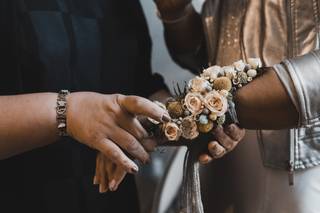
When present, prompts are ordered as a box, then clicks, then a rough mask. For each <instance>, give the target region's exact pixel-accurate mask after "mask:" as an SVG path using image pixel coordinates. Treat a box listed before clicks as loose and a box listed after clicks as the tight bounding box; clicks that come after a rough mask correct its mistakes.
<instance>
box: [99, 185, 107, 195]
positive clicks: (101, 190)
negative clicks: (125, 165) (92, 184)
mask: <svg viewBox="0 0 320 213" xmlns="http://www.w3.org/2000/svg"><path fill="white" fill-rule="evenodd" d="M105 192H107V188H106V187H104V186H102V184H100V185H99V193H105Z"/></svg>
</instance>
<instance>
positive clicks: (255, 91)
mask: <svg viewBox="0 0 320 213" xmlns="http://www.w3.org/2000/svg"><path fill="white" fill-rule="evenodd" d="M319 59H320V51H319V50H316V51H314V52H311V53H308V54H306V55H303V56H300V57H296V58H293V59H288V60H284V61H283V62H282V63H281V64H277V65H275V66H273V68H269V72H266V73H265V74H264V75H263V76H261V77H260V78H258V79H256V80H255V81H253V82H252V83H250V84H249V85H247V86H246V87H244V88H242V89H241V90H239V91H238V93H237V96H236V101H237V111H238V114H239V119H240V123H241V124H242V125H243V126H244V127H247V128H255V129H256V128H265V129H279V128H289V127H297V126H312V125H314V124H316V123H319V117H320V99H319V94H320V93H319V92H320V84H319V79H320V60H319ZM261 112H263V113H261Z"/></svg>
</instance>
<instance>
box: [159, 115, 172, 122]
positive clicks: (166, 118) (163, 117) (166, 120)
mask: <svg viewBox="0 0 320 213" xmlns="http://www.w3.org/2000/svg"><path fill="white" fill-rule="evenodd" d="M161 120H162V121H163V122H169V121H171V118H170V116H169V115H167V114H164V115H163V116H162V118H161Z"/></svg>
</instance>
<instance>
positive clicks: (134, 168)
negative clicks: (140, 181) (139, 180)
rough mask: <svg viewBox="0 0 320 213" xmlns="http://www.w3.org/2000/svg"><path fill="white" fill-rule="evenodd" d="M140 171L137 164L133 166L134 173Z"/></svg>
mask: <svg viewBox="0 0 320 213" xmlns="http://www.w3.org/2000/svg"><path fill="white" fill-rule="evenodd" d="M138 171H139V168H138V166H136V165H134V166H133V167H132V168H131V172H132V173H134V174H135V173H138Z"/></svg>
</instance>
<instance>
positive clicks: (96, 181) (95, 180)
mask: <svg viewBox="0 0 320 213" xmlns="http://www.w3.org/2000/svg"><path fill="white" fill-rule="evenodd" d="M97 184H98V178H97V176H94V177H93V185H97Z"/></svg>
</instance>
